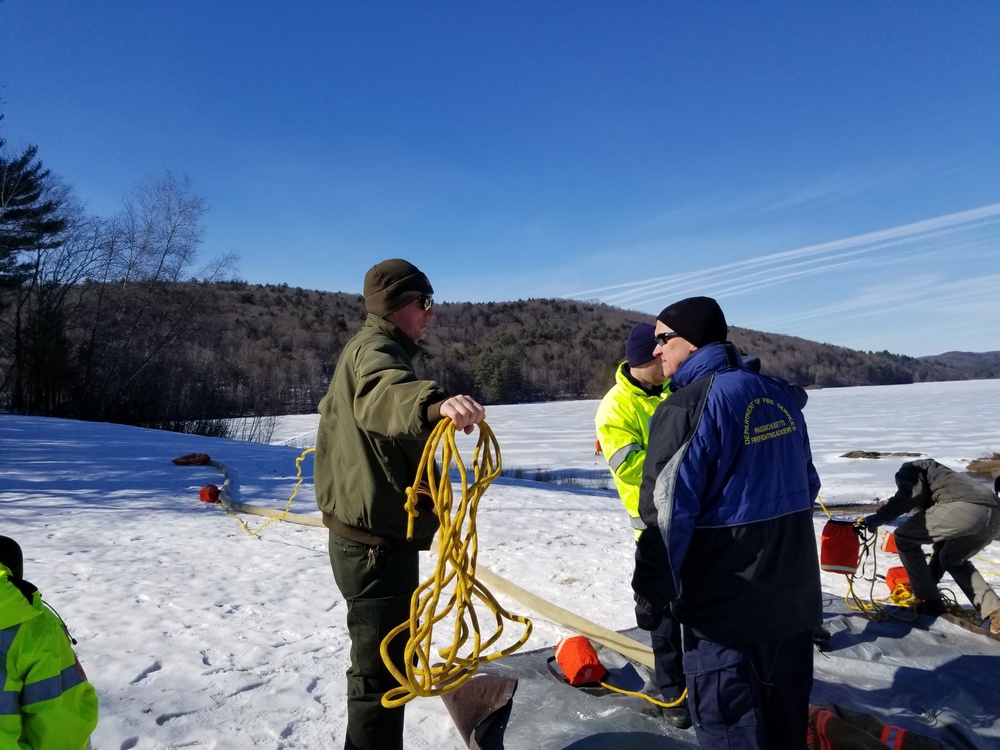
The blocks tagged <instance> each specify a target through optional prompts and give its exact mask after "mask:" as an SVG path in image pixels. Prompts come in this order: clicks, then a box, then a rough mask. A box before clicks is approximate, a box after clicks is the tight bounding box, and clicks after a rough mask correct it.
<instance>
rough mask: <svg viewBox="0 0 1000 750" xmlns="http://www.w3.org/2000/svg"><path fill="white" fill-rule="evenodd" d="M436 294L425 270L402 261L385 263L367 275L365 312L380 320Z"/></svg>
mask: <svg viewBox="0 0 1000 750" xmlns="http://www.w3.org/2000/svg"><path fill="white" fill-rule="evenodd" d="M432 294H434V288H433V287H432V286H431V282H430V281H428V280H427V277H426V276H425V275H424V273H423V271H421V270H420V269H419V268H417V267H416V266H415V265H413V264H412V263H410V262H409V261H405V260H403V259H402V258H390V259H389V260H383V261H382V262H381V263H377V264H375V265H374V266H372V267H371V268H369V269H368V273H366V274H365V309H366V310H368V312H370V313H371V314H372V315H378V316H379V317H380V318H384V317H386V316H388V315H389V314H390V313H392V312H395V311H396V310H398V309H399V308H401V307H403V305H406V304H409V303H410V302H412V301H413V300H415V299H417V298H418V297H429V296H431V295H432Z"/></svg>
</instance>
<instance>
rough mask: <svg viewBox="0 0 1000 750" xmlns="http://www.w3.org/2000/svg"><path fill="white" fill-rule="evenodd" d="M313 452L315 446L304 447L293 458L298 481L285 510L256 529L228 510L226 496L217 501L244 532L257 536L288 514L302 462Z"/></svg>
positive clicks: (214, 463) (215, 464) (297, 486)
mask: <svg viewBox="0 0 1000 750" xmlns="http://www.w3.org/2000/svg"><path fill="white" fill-rule="evenodd" d="M315 452H316V449H315V448H306V449H305V450H304V451H302V453H301V455H299V457H298V458H296V459H295V476H296V478H297V479H298V481H297V482H296V483H295V488H294V489H293V490H292V495H291V497H289V498H288V502H287V503H285V510H284V512H283V513H281V514H280V515H278V516H275V517H274V518H270V519H268V520H267V521H265V522H264V523H262V524H261V525H260V526H258V527H257V528H256V529H251V528H250V527H249V526H247V524H246V522H245V521H244V520H243V519H242V518H240V517H239V516H238V515H236V514H235V513H233V512H232V511H231V510H229V507H228V504H229V502H230V501H229V499H228V498H225V499H224V502H221V503H219V504H220V505H221V506H222V510H224V511H225V512H226V515H227V516H231V517H232V518H235V519H236V520H237V521H239V522H240V526H242V527H243V530H244V531H245V532H246V533H248V534H249V535H250V536H257V535H258V534H260V532H262V531H263V530H264V529H266V528H267V527H268V526H269V525H270V524H272V523H274V522H275V521H282V520H284V518H285V516H287V515H288V512H289V511H290V510H291V508H292V500H294V499H295V496H296V495H298V494H299V487H301V486H302V482H303V476H302V462H303V461H304V460H305V457H306V456H308V455H309V454H310V453H315ZM209 464H210V465H213V466H216V467H221V466H222V465H221V464H219V463H218V462H216V461H209ZM225 473H226V472H225V471H223V474H224V475H225Z"/></svg>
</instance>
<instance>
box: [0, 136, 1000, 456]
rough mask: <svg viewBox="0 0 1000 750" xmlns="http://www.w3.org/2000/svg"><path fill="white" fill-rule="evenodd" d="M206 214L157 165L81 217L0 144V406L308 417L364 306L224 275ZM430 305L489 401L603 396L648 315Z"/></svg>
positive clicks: (454, 353)
mask: <svg viewBox="0 0 1000 750" xmlns="http://www.w3.org/2000/svg"><path fill="white" fill-rule="evenodd" d="M0 119H2V117H0ZM206 211H207V204H206V201H205V199H204V198H203V197H201V196H199V195H197V194H196V193H195V192H194V191H193V189H192V186H191V184H190V181H189V180H187V179H186V178H184V177H178V176H175V175H174V174H172V173H170V172H165V173H163V174H162V175H160V176H158V177H155V178H151V179H147V180H145V181H143V182H140V183H139V184H138V185H137V186H136V187H135V189H134V190H133V191H132V192H130V193H129V194H128V195H127V196H125V197H124V198H123V200H122V208H121V210H120V211H119V212H118V213H116V214H114V215H112V216H107V217H101V216H93V215H89V214H88V213H87V212H86V211H85V210H84V209H83V208H82V207H81V206H80V204H79V203H78V201H76V199H75V198H74V196H73V193H72V191H71V190H70V189H69V188H68V187H67V186H66V185H64V184H63V183H61V182H60V181H59V180H58V179H57V178H56V177H54V176H53V175H52V174H51V173H50V171H49V170H48V169H47V168H45V166H44V165H43V164H42V162H41V161H40V160H39V158H38V152H37V148H35V147H34V146H30V147H28V148H26V149H24V150H22V151H20V152H16V153H10V152H9V151H8V150H7V149H6V144H5V142H4V141H3V140H2V139H0V411H7V412H14V413H20V414H35V415H44V416H55V417H68V418H76V419H85V420H94V421H107V422H118V423H123V424H132V425H140V426H147V427H158V428H167V429H181V430H193V431H197V432H201V433H203V434H216V435H230V436H233V435H232V433H231V432H230V430H231V427H230V426H229V424H230V423H229V422H228V420H229V418H231V417H248V416H249V417H254V418H255V419H264V418H267V417H270V416H275V415H280V414H290V413H308V412H312V411H315V409H316V406H317V404H318V403H319V400H320V398H322V396H323V395H324V393H325V392H326V388H327V386H328V384H329V381H330V378H331V377H332V374H333V368H334V366H335V365H336V361H337V357H338V355H339V353H340V350H341V349H342V348H343V346H344V344H345V343H346V341H347V340H348V339H349V338H350V336H352V335H353V334H354V333H355V332H356V331H357V330H358V329H359V328H360V327H361V325H362V323H363V322H364V318H365V310H364V300H363V299H362V297H361V296H360V295H358V294H354V293H345V292H322V291H316V290H306V289H299V288H291V287H288V286H287V285H270V284H265V285H259V284H249V283H246V282H244V281H239V280H232V279H231V278H229V277H230V276H231V275H232V272H233V269H234V264H235V258H234V257H230V256H224V257H220V258H216V259H212V260H209V261H208V262H206V263H203V264H200V265H199V262H198V256H199V250H200V247H201V241H202V235H203V223H202V222H203V220H204V216H205V213H206ZM374 260H378V259H374ZM359 285H360V280H359ZM435 312H436V314H437V319H436V321H435V322H434V324H432V326H431V328H430V329H429V334H428V337H427V339H426V341H425V342H424V343H425V349H426V351H427V356H426V357H424V358H422V359H421V360H420V361H419V363H418V369H419V370H420V374H421V375H422V376H425V377H429V378H433V379H435V380H438V381H439V382H441V383H442V384H443V385H444V386H445V387H446V388H447V389H448V390H449V391H451V392H456V393H457V392H461V393H469V394H471V395H473V396H475V397H476V398H478V399H481V400H482V401H483V402H484V403H487V404H491V403H492V404H495V403H519V402H530V401H552V400H561V399H587V398H599V397H600V396H602V395H603V394H604V392H605V391H606V390H607V389H608V388H609V387H610V386H611V384H612V383H613V381H614V371H615V368H616V366H617V365H618V363H619V362H620V361H621V359H622V357H623V352H624V341H625V337H626V336H627V334H628V331H629V330H630V329H631V327H632V326H633V325H634V324H635V323H637V322H639V321H642V320H649V319H650V317H651V316H648V315H645V314H642V313H637V312H634V311H628V310H623V309H620V308H616V307H611V306H608V305H604V304H600V303H596V302H581V301H573V300H562V299H528V300H517V301H512V302H486V303H469V302H457V303H445V304H439V305H437V306H436V307H435ZM730 338H731V339H732V340H733V341H734V342H735V343H736V344H737V346H739V347H740V349H741V350H743V351H744V352H746V353H750V354H753V355H756V356H758V357H760V359H761V362H762V370H763V371H764V372H765V373H768V374H774V375H778V376H780V377H784V378H786V379H788V380H791V381H793V382H796V383H799V384H801V385H803V386H805V387H837V386H850V385H879V384H889V383H910V382H919V381H928V380H955V379H965V378H969V377H978V378H993V377H1000V355H995V353H994V355H956V354H953V355H951V356H949V355H944V356H941V357H936V358H919V359H917V358H913V357H906V356H902V355H895V354H891V353H889V352H859V351H854V350H851V349H847V348H844V347H838V346H833V345H829V344H820V343H816V342H811V341H807V340H804V339H799V338H795V337H791V336H783V335H778V334H770V333H762V332H759V331H752V330H748V329H742V328H733V329H731V335H730ZM250 424H251V425H253V424H254V422H252V421H251V423H250ZM251 429H253V428H252V427H251Z"/></svg>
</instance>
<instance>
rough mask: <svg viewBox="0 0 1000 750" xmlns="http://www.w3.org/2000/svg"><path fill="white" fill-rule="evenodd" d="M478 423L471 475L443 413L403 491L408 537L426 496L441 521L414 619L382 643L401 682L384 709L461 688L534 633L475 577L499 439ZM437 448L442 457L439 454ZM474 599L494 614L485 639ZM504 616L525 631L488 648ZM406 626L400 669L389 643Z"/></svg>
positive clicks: (497, 471)
mask: <svg viewBox="0 0 1000 750" xmlns="http://www.w3.org/2000/svg"><path fill="white" fill-rule="evenodd" d="M478 426H479V440H478V442H477V444H476V448H475V450H474V451H473V455H472V466H471V477H470V471H469V468H467V467H466V465H465V463H464V462H463V460H462V456H461V454H460V452H459V450H458V446H457V444H456V442H455V432H456V430H455V425H454V423H453V422H452V421H451V420H450V419H448V418H445V419H442V420H441V421H439V422H438V423H437V425H436V426H435V427H434V430H433V431H432V432H431V435H430V437H429V438H428V440H427V444H426V445H425V446H424V452H423V455H422V456H421V459H420V464H419V465H418V468H417V476H416V479H415V480H414V482H413V485H412V486H411V487H409V488H407V490H406V505H405V507H406V511H407V513H409V515H410V518H409V522H408V524H407V538H412V536H413V521H414V519H415V518H416V517H417V516H418V515H419V514H420V513H426V512H428V509H427V507H426V505H427V503H426V501H427V500H428V499H429V500H430V501H431V502H432V503H433V508H434V513H435V514H436V515H437V517H438V520H439V521H440V524H441V527H440V529H439V531H438V556H437V563H436V565H435V568H434V572H433V574H432V575H431V577H430V578H428V579H427V580H426V581H425V582H424V583H422V584H421V585H420V586H418V587H417V590H416V591H414V592H413V597H412V599H411V600H410V618H409V620H407V621H406V622H403V623H400V625H399V626H397V627H396V628H394V629H393V630H392V631H390V632H389V634H388V635H386V637H385V638H384V639H383V641H382V643H381V646H380V647H379V652H380V653H381V655H382V661H383V662H384V663H385V665H386V667H387V668H388V669H389V672H390V673H391V674H392V676H393V677H394V678H395V679H396V681H397V682H398V683H399V687H397V688H392V689H390V690H389V691H387V692H386V693H385V694H384V695H383V696H382V705H383V706H385V707H386V708H395V707H397V706H401V705H403V704H405V703H408V702H409V701H411V700H413V699H414V698H416V697H418V696H420V697H429V696H435V695H444V694H445V693H449V692H451V691H453V690H456V689H458V688H459V687H461V686H462V685H464V684H465V683H466V682H468V681H469V680H470V679H472V676H473V675H474V674H475V673H476V671H477V669H478V668H479V665H480V664H482V663H486V662H491V661H495V660H497V659H501V658H503V657H504V656H508V655H510V654H512V653H514V652H515V651H517V650H518V649H519V648H521V646H523V645H524V644H525V643H526V642H527V640H528V637H529V636H530V635H531V620H529V619H528V618H526V617H523V616H521V615H514V614H511V613H510V612H508V611H507V610H505V609H504V608H503V607H501V606H500V604H499V603H498V602H497V600H496V599H495V598H494V597H493V595H492V594H491V593H490V592H489V591H488V590H487V589H486V587H485V586H484V585H483V584H482V583H480V582H479V581H477V580H476V558H477V556H478V553H479V540H478V535H477V530H476V512H477V509H478V506H479V501H480V499H481V498H482V496H483V493H484V492H485V491H486V488H487V487H489V485H490V483H491V482H492V481H493V480H494V479H496V478H497V477H498V476H500V468H501V460H500V446H499V444H498V443H497V440H496V437H495V436H494V434H493V431H492V430H491V429H490V428H489V425H487V424H486V422H480V423H479V425H478ZM439 453H440V459H439V462H438V461H436V460H435V459H436V457H437V456H438V454H439ZM452 464H454V465H455V467H456V469H457V472H458V477H459V482H458V485H459V487H460V488H461V495H460V497H459V499H458V502H457V503H456V501H455V495H454V492H453V488H452V482H451V466H452ZM438 466H440V471H439V470H438V468H437V467H438ZM446 590H450V591H451V593H450V595H446ZM477 602H478V603H479V604H482V605H485V606H486V608H487V609H488V610H489V612H490V614H491V615H492V617H493V626H494V630H493V633H492V634H491V635H489V636H488V637H487V638H485V639H484V638H483V634H482V630H483V626H484V623H481V622H480V615H479V614H478V613H477V611H476V605H477ZM445 620H450V621H451V625H450V627H451V639H452V640H451V644H450V645H448V646H445V647H444V648H441V649H440V650H439V651H438V656H439V657H440V658H441V659H443V662H439V663H433V664H432V663H431V653H432V650H433V647H432V641H433V635H434V626H435V625H437V624H438V623H441V622H442V621H445ZM504 620H509V621H511V622H516V623H519V624H520V625H522V626H524V631H523V633H522V635H521V637H520V638H519V639H518V640H517V642H516V643H514V644H513V645H512V646H509V647H507V648H502V649H497V650H494V651H492V652H490V653H487V652H488V650H489V649H490V648H491V647H492V646H494V644H496V643H497V641H498V640H499V639H500V637H501V635H502V634H503V621H504ZM404 633H406V634H407V642H406V646H405V648H404V652H403V654H404V659H403V661H404V664H405V669H400V668H399V667H398V666H397V665H395V664H393V663H392V659H391V658H390V656H389V650H388V647H389V644H390V643H391V642H392V641H393V639H395V638H396V637H399V636H401V635H402V634H404ZM470 639H471V643H469V641H470ZM463 649H464V650H463Z"/></svg>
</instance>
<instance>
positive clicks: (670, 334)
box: [424, 308, 681, 346]
mask: <svg viewBox="0 0 1000 750" xmlns="http://www.w3.org/2000/svg"><path fill="white" fill-rule="evenodd" d="M424 309H426V308H424ZM680 337H681V335H680V334H679V333H677V332H676V331H664V332H663V333H658V334H656V335H655V336H653V339H654V340H655V341H656V343H657V344H659V345H660V346H666V345H667V342H668V341H670V339H679V338H680Z"/></svg>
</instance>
